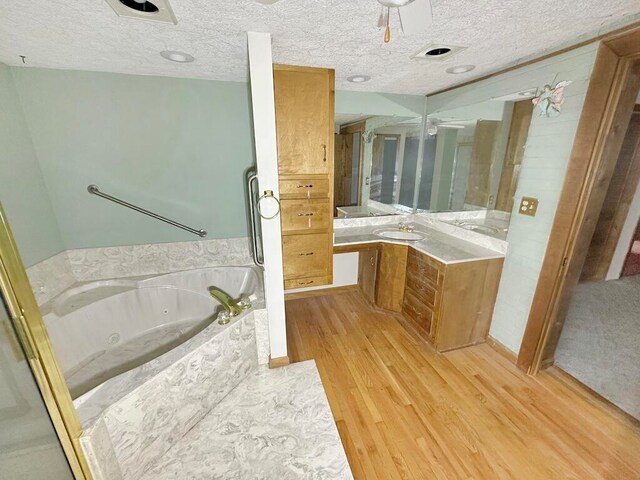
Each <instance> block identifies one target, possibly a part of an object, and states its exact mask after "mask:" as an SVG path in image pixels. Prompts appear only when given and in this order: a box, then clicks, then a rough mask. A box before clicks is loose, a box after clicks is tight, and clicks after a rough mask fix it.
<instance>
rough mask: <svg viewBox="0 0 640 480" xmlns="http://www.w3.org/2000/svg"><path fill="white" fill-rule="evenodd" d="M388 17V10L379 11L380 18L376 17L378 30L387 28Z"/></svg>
mask: <svg viewBox="0 0 640 480" xmlns="http://www.w3.org/2000/svg"><path fill="white" fill-rule="evenodd" d="M388 16H389V9H388V8H384V7H382V10H380V16H379V17H378V28H382V27H386V26H387V17H388Z"/></svg>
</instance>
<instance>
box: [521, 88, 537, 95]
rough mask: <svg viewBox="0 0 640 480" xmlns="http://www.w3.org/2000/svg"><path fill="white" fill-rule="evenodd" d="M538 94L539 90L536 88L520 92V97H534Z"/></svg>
mask: <svg viewBox="0 0 640 480" xmlns="http://www.w3.org/2000/svg"><path fill="white" fill-rule="evenodd" d="M536 93H538V90H536V89H535V88H534V89H533V90H526V91H524V92H518V95H519V96H521V97H534V96H535V94H536Z"/></svg>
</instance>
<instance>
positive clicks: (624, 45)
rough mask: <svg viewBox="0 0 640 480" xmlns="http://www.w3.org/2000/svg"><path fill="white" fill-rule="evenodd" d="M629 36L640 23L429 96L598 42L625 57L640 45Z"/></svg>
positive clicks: (639, 26) (639, 42)
mask: <svg viewBox="0 0 640 480" xmlns="http://www.w3.org/2000/svg"><path fill="white" fill-rule="evenodd" d="M627 35H634V36H635V35H640V22H636V23H632V24H631V25H627V26H625V27H621V28H619V29H616V30H613V31H612V32H608V33H603V34H602V35H597V36H595V37H591V38H589V39H588V40H584V41H582V42H579V43H576V44H574V45H570V46H568V47H565V48H561V49H559V50H556V51H554V52H551V53H548V54H546V55H542V56H540V57H536V58H532V59H531V60H527V61H524V62H522V63H518V64H516V65H512V66H510V67H506V68H503V69H501V70H497V71H495V72H493V73H489V74H487V75H483V76H482V77H478V78H475V79H473V80H469V81H467V82H463V83H458V84H456V85H453V86H451V87H447V88H443V89H442V90H437V91H435V92H432V93H428V94H427V95H428V96H429V97H432V96H434V95H438V94H440V93H445V92H450V91H451V90H455V89H456V88H461V87H466V86H467V85H472V84H474V83H477V82H481V81H483V80H487V79H489V78H493V77H497V76H499V75H502V74H504V73H508V72H512V71H513V70H517V69H519V68H522V67H526V66H528V65H533V64H535V63H538V62H541V61H543V60H547V59H548V58H553V57H556V56H558V55H562V54H563V53H567V52H570V51H571V50H575V49H577V48H580V47H584V46H585V45H589V44H590V43H594V42H598V41H604V42H608V43H611V45H610V48H612V49H613V50H614V52H615V53H617V54H618V56H625V55H624V54H622V53H619V52H624V51H627V50H630V49H632V48H633V47H634V46H637V45H638V44H640V39H635V40H634V39H630V40H623V38H624V37H625V36H627ZM634 38H638V37H634ZM633 41H635V42H636V43H635V45H634V44H633Z"/></svg>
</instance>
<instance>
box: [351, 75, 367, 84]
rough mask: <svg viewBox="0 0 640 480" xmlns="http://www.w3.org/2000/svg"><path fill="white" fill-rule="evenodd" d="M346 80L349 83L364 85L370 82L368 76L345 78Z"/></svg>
mask: <svg viewBox="0 0 640 480" xmlns="http://www.w3.org/2000/svg"><path fill="white" fill-rule="evenodd" d="M347 80H348V81H350V82H351V83H364V82H368V81H369V80H371V77H370V76H369V75H353V76H351V77H347Z"/></svg>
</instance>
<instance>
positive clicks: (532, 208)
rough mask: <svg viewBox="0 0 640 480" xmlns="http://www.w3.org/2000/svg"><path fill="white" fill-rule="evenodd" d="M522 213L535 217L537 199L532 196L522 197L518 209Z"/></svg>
mask: <svg viewBox="0 0 640 480" xmlns="http://www.w3.org/2000/svg"><path fill="white" fill-rule="evenodd" d="M518 211H519V212H520V213H521V214H522V215H529V216H530V217H535V216H536V212H537V211H538V199H537V198H533V197H522V200H520V209H519V210H518Z"/></svg>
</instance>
